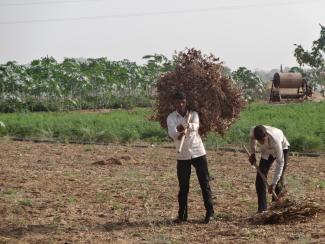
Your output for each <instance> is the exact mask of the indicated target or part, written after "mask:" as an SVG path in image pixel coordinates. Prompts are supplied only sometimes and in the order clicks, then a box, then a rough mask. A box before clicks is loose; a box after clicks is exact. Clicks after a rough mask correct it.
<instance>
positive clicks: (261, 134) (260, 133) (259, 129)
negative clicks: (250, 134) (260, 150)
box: [254, 125, 267, 145]
mask: <svg viewBox="0 0 325 244" xmlns="http://www.w3.org/2000/svg"><path fill="white" fill-rule="evenodd" d="M254 138H255V139H256V140H257V141H258V142H259V143H260V144H262V145H263V144H264V143H265V140H266V138H267V133H266V129H265V127H264V126H263V125H258V126H256V127H255V128H254Z"/></svg>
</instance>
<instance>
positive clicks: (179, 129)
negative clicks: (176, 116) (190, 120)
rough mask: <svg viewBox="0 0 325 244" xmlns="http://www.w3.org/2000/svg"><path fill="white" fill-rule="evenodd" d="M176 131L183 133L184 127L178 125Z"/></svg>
mask: <svg viewBox="0 0 325 244" xmlns="http://www.w3.org/2000/svg"><path fill="white" fill-rule="evenodd" d="M176 129H177V131H178V132H183V131H184V130H185V127H184V126H183V124H179V125H178V126H177V127H176Z"/></svg>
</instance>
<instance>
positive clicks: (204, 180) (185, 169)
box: [177, 155, 214, 220]
mask: <svg viewBox="0 0 325 244" xmlns="http://www.w3.org/2000/svg"><path fill="white" fill-rule="evenodd" d="M191 165H193V166H194V168H195V170H196V175H197V178H198V180H199V183H200V187H201V191H202V196H203V201H204V206H205V209H206V214H207V215H208V216H210V215H213V213H214V210H213V202H212V192H211V188H210V184H209V171H208V163H207V159H206V156H205V155H204V156H201V157H198V158H192V159H190V160H177V178H178V183H179V193H178V204H179V210H178V217H179V218H182V219H185V220H186V219H187V196H188V192H189V188H190V176H191Z"/></svg>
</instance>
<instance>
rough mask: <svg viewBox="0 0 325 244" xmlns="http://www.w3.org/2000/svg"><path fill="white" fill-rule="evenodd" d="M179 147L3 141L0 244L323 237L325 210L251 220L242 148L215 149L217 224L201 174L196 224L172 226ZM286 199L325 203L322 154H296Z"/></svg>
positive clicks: (192, 216)
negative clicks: (299, 218) (276, 221)
mask: <svg viewBox="0 0 325 244" xmlns="http://www.w3.org/2000/svg"><path fill="white" fill-rule="evenodd" d="M174 154H175V151H174V150H172V149H164V148H131V147H122V146H110V147H107V146H93V145H64V144H45V143H32V142H13V141H7V140H0V218H1V221H0V243H17V242H18V241H19V242H21V243H81V242H82V243H107V242H114V243H116V242H122V243H124V242H127V243H128V242H137V243H138V242H144V243H153V242H156V243H170V242H173V243H183V242H190V243H203V242H209V243H211V242H216V243H221V242H223V243H225V242H226V243H239V242H241V243H245V242H247V243H251V242H265V243H285V242H288V241H290V242H296V243H309V242H311V243H316V242H317V243H321V242H323V243H324V242H325V215H324V213H319V214H318V215H316V217H314V218H311V219H308V221H306V222H296V223H291V224H282V225H258V226H257V225H253V224H250V223H249V221H248V219H249V217H251V216H252V215H254V213H255V212H256V208H257V207H256V195H255V188H254V178H255V173H254V169H253V168H251V167H250V166H249V164H248V163H247V161H246V156H245V154H242V153H232V152H230V153H229V152H213V151H209V152H208V160H209V168H210V174H211V176H212V177H213V178H214V180H212V181H211V185H212V190H213V194H214V200H215V202H216V214H217V218H218V220H217V221H216V222H214V223H211V224H209V225H204V224H202V223H201V221H202V219H203V217H204V206H203V203H202V200H201V198H202V197H201V192H200V188H199V185H198V182H197V179H196V176H195V174H194V172H192V177H191V188H190V195H189V222H188V223H186V224H181V225H175V224H173V223H172V222H171V220H172V219H173V218H174V217H175V216H176V214H177V191H178V183H177V179H176V169H175V166H176V165H175V159H174V156H175V155H174ZM287 183H288V185H289V194H288V197H289V198H292V199H295V200H297V201H303V199H309V200H312V201H314V202H316V203H318V204H320V205H321V206H323V207H324V202H325V158H324V157H318V158H307V157H291V158H290V165H289V167H288V175H287Z"/></svg>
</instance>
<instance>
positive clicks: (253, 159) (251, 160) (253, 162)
mask: <svg viewBox="0 0 325 244" xmlns="http://www.w3.org/2000/svg"><path fill="white" fill-rule="evenodd" d="M248 160H249V162H250V163H251V165H253V164H256V157H255V153H252V154H251V155H250V156H249V158H248Z"/></svg>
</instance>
